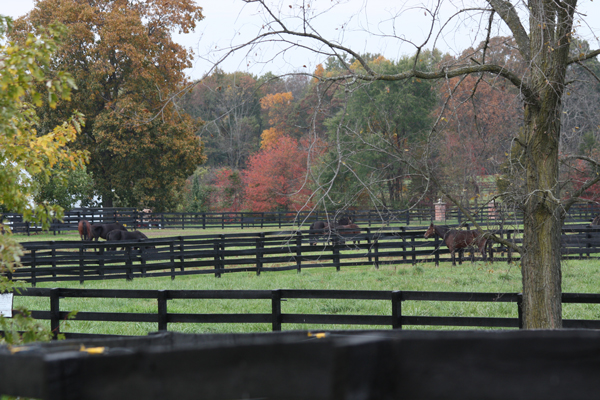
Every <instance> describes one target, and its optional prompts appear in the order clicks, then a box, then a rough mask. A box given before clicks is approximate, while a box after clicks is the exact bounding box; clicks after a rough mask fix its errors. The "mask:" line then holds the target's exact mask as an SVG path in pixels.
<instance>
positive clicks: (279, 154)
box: [244, 135, 312, 212]
mask: <svg viewBox="0 0 600 400" xmlns="http://www.w3.org/2000/svg"><path fill="white" fill-rule="evenodd" d="M307 157H308V150H307V149H306V146H302V145H301V144H299V143H298V141H297V140H296V139H293V138H291V137H289V136H285V135H284V136H281V137H279V138H278V139H277V140H276V141H275V142H273V143H272V144H271V146H269V147H267V148H264V149H262V150H260V151H259V152H258V153H256V154H254V155H253V156H252V157H250V160H249V163H248V169H247V170H246V171H245V173H244V183H245V185H246V206H247V207H249V208H250V209H251V210H252V211H259V212H263V211H275V210H286V211H287V210H294V211H297V210H300V209H301V208H302V207H303V206H305V205H310V202H309V198H310V195H311V193H312V191H311V190H310V188H309V180H308V179H307V167H306V166H307Z"/></svg>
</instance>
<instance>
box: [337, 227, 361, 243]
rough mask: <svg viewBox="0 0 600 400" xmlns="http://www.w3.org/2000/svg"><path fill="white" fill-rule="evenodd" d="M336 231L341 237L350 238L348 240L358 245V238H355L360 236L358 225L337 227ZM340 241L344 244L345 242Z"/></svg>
mask: <svg viewBox="0 0 600 400" xmlns="http://www.w3.org/2000/svg"><path fill="white" fill-rule="evenodd" d="M336 231H337V232H338V234H339V235H340V236H342V237H344V236H350V239H352V243H354V244H357V243H360V238H359V237H358V236H357V235H360V227H359V226H358V225H356V224H352V223H350V224H348V225H338V226H337V227H336ZM342 241H343V242H344V243H345V242H346V241H345V239H342Z"/></svg>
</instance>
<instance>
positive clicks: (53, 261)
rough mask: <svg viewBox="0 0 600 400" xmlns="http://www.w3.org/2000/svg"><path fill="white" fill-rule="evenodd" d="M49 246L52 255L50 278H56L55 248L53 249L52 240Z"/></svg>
mask: <svg viewBox="0 0 600 400" xmlns="http://www.w3.org/2000/svg"><path fill="white" fill-rule="evenodd" d="M50 243H51V244H50V246H52V250H51V254H52V277H53V278H56V247H54V245H55V243H54V240H53V241H52V242H50Z"/></svg>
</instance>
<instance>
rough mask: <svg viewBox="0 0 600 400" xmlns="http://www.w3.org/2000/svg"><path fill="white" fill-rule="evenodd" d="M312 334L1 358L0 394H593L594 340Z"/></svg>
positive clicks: (561, 334)
mask: <svg viewBox="0 0 600 400" xmlns="http://www.w3.org/2000/svg"><path fill="white" fill-rule="evenodd" d="M311 333H312V332H306V331H288V332H276V333H273V332H265V333H252V334H183V333H175V332H162V333H155V334H152V335H148V336H143V337H131V338H130V337H127V338H123V337H119V338H82V339H73V340H60V341H52V342H49V343H32V344H28V345H25V346H22V347H21V348H20V350H21V351H20V352H17V353H12V352H11V351H10V350H11V349H10V348H8V347H7V346H0V366H1V367H2V372H3V373H2V378H3V379H0V392H1V393H4V394H7V395H12V396H20V397H28V398H36V399H44V400H63V399H64V400H67V399H78V400H130V399H144V400H164V399H178V400H196V399H198V398H203V399H211V400H231V399H290V400H341V399H461V400H480V399H488V400H505V399H544V400H564V399H578V400H596V399H597V398H598V393H599V392H600V380H599V379H598V376H599V375H600V363H599V362H598V353H600V332H597V331H592V330H585V331H584V330H552V331H544V330H536V331H502V332H498V331H493V332H486V331H449V332H441V331H408V330H386V331H382V330H379V331H372V330H371V331H344V332H337V331H336V332H323V336H324V337H315V335H312V336H311ZM92 350H93V351H96V352H98V353H100V354H90V353H91V352H92ZM199 394H201V395H199Z"/></svg>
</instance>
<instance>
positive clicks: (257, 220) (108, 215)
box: [1, 204, 600, 234]
mask: <svg viewBox="0 0 600 400" xmlns="http://www.w3.org/2000/svg"><path fill="white" fill-rule="evenodd" d="M470 212H471V213H472V214H473V215H475V217H476V220H477V221H478V223H480V224H483V225H501V226H504V225H505V224H508V223H512V224H514V223H515V222H517V221H521V220H522V215H521V214H519V213H500V212H499V211H497V210H496V209H493V208H488V207H483V208H472V209H471V210H470ZM599 213H600V205H597V204H578V205H575V206H573V207H572V208H571V209H570V211H569V214H568V215H567V218H566V221H567V222H569V223H571V222H590V221H591V220H592V219H593V218H594V217H595V216H596V215H598V214H599ZM343 215H349V216H351V217H352V218H353V220H354V222H356V223H357V224H359V225H361V226H367V227H372V226H385V225H406V226H410V225H413V226H420V225H421V226H422V225H425V224H428V223H429V221H433V220H435V219H436V215H435V211H434V207H433V205H432V206H426V207H417V208H412V209H410V210H385V211H381V210H338V211H333V212H327V213H326V212H323V211H318V210H314V211H301V212H292V211H289V212H222V213H216V212H203V213H145V212H143V211H137V210H135V209H132V208H105V209H104V208H90V209H73V210H70V211H67V212H65V215H64V219H63V221H54V222H53V223H52V224H51V226H50V230H51V231H52V232H54V234H56V233H60V232H63V231H73V230H77V224H78V223H79V221H80V220H82V219H85V220H87V221H90V222H91V223H109V222H117V221H118V222H121V223H122V224H124V225H126V226H127V227H128V228H133V229H210V228H220V229H225V228H242V229H243V228H248V227H254V228H269V227H271V228H278V229H281V228H284V227H308V226H309V225H310V224H311V223H312V222H314V221H320V220H329V221H337V220H339V219H340V218H341V217H342V216H343ZM1 218H2V219H4V220H6V221H7V222H8V224H9V226H10V227H11V229H12V231H13V232H16V233H27V234H30V233H33V232H39V231H41V226H40V225H36V224H31V223H29V222H25V221H24V220H23V217H22V215H20V214H10V213H8V214H4V215H2V216H1ZM445 221H450V222H451V223H453V224H461V223H463V222H466V221H465V217H464V215H463V214H462V212H461V211H460V210H459V209H457V208H455V207H450V206H449V205H448V208H447V211H446V212H445V213H444V214H443V219H442V220H441V221H439V222H440V223H442V222H445Z"/></svg>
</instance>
